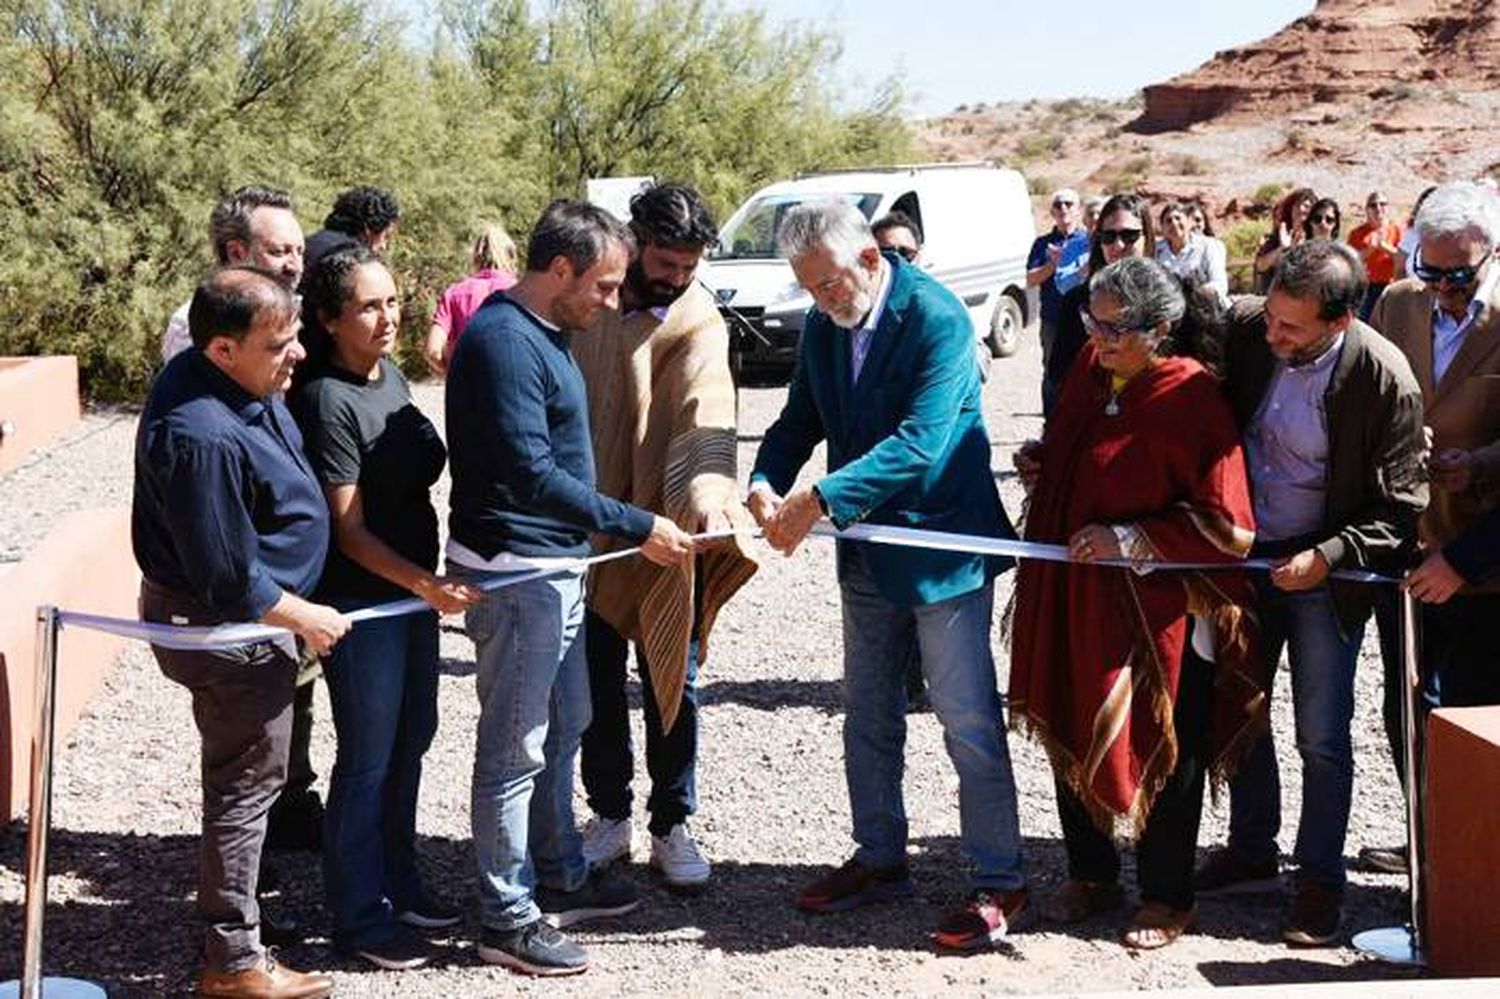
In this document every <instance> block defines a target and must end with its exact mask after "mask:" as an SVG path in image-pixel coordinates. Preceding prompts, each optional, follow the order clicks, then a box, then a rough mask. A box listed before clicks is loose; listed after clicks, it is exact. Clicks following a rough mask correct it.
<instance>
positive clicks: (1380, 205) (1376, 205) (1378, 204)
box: [1365, 199, 1390, 208]
mask: <svg viewBox="0 0 1500 999" xmlns="http://www.w3.org/2000/svg"><path fill="white" fill-rule="evenodd" d="M1388 204H1390V202H1389V201H1385V200H1384V199H1382V200H1380V201H1371V202H1369V203H1367V204H1366V205H1365V207H1366V208H1384V207H1385V206H1386V205H1388Z"/></svg>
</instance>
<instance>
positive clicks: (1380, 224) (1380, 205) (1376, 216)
mask: <svg viewBox="0 0 1500 999" xmlns="http://www.w3.org/2000/svg"><path fill="white" fill-rule="evenodd" d="M1349 245H1350V246H1352V247H1353V248H1354V251H1355V252H1356V253H1358V254H1359V258H1360V259H1361V260H1363V261H1364V263H1365V272H1366V273H1367V274H1368V275H1369V276H1370V286H1369V288H1367V289H1366V290H1365V301H1364V304H1363V305H1361V306H1360V307H1359V318H1360V321H1361V322H1369V320H1370V313H1371V311H1373V310H1374V308H1375V303H1376V302H1377V301H1379V300H1380V293H1381V292H1383V291H1385V286H1386V285H1388V284H1390V283H1391V282H1392V281H1394V280H1396V264H1397V261H1398V260H1399V256H1400V255H1399V253H1398V252H1397V247H1399V246H1400V245H1401V226H1400V225H1398V224H1397V223H1395V222H1392V221H1391V218H1390V203H1389V202H1388V201H1386V197H1385V195H1384V194H1382V193H1380V192H1379V191H1371V192H1370V196H1369V197H1368V198H1367V199H1365V221H1364V224H1363V225H1359V226H1356V227H1355V228H1354V230H1353V231H1352V232H1350V233H1349Z"/></svg>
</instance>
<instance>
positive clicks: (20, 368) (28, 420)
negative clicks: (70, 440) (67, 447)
mask: <svg viewBox="0 0 1500 999" xmlns="http://www.w3.org/2000/svg"><path fill="white" fill-rule="evenodd" d="M81 417H82V410H81V409H80V407H79V404H78V360H77V358H74V357H0V472H8V471H10V470H11V469H12V468H15V467H16V466H17V465H19V464H20V463H21V462H22V461H24V460H25V459H26V456H27V455H29V454H31V452H33V451H35V450H36V449H37V448H39V447H41V446H43V445H44V444H46V443H47V442H48V441H51V440H53V439H54V438H55V437H57V435H58V434H60V433H62V432H63V431H64V430H67V429H68V428H69V427H71V426H72V425H73V424H75V423H77V422H78V421H79V419H80V418H81Z"/></svg>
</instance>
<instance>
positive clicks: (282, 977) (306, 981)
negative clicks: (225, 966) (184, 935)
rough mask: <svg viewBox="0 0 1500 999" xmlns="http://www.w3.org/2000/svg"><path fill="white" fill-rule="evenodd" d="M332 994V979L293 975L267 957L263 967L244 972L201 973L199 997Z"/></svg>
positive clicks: (305, 998) (298, 998)
mask: <svg viewBox="0 0 1500 999" xmlns="http://www.w3.org/2000/svg"><path fill="white" fill-rule="evenodd" d="M332 991H333V979H332V978H330V977H329V976H328V975H325V974H323V973H321V972H317V971H311V972H309V971H293V970H292V969H291V968H288V967H287V966H286V965H284V964H280V963H278V962H277V961H276V958H274V957H272V956H271V955H270V954H267V955H266V960H265V964H264V965H262V966H261V967H258V968H246V969H245V970H244V971H210V970H208V969H206V968H205V969H204V971H203V975H202V976H201V977H200V978H199V979H198V994H199V995H200V996H204V997H207V999H321V997H322V996H326V995H327V994H328V993H330V992H332Z"/></svg>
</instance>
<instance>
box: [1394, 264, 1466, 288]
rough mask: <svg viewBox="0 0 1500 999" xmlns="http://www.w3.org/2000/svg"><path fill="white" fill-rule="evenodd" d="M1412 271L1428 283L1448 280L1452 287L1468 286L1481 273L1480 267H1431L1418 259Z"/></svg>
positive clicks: (1440, 282)
mask: <svg viewBox="0 0 1500 999" xmlns="http://www.w3.org/2000/svg"><path fill="white" fill-rule="evenodd" d="M1411 272H1412V273H1413V274H1415V275H1416V276H1417V277H1419V278H1421V279H1422V280H1423V281H1424V282H1425V283H1427V284H1432V285H1437V284H1442V283H1443V282H1444V281H1447V282H1448V286H1449V287H1450V288H1467V287H1468V286H1469V285H1471V284H1473V283H1474V278H1476V277H1477V276H1478V275H1479V268H1478V267H1431V266H1428V265H1427V264H1424V263H1422V261H1421V260H1420V259H1418V260H1417V261H1416V262H1415V263H1414V264H1413V265H1412V269H1411Z"/></svg>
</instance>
